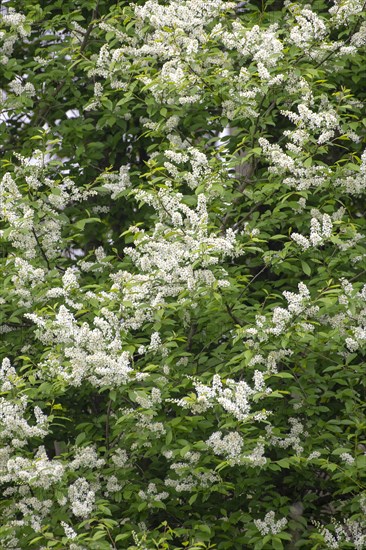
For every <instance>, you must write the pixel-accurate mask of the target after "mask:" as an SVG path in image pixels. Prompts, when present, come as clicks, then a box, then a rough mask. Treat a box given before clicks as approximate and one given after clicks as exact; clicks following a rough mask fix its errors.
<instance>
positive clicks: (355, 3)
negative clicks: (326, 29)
mask: <svg viewBox="0 0 366 550" xmlns="http://www.w3.org/2000/svg"><path fill="white" fill-rule="evenodd" d="M364 9H365V5H364V2H363V1H362V0H335V2H334V6H332V7H331V8H330V9H329V13H330V14H331V16H332V19H331V21H332V23H333V24H335V25H336V26H341V25H346V24H347V23H348V21H349V18H350V17H352V16H354V15H357V14H359V13H360V12H362V10H364Z"/></svg>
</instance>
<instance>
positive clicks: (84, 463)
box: [68, 446, 105, 470]
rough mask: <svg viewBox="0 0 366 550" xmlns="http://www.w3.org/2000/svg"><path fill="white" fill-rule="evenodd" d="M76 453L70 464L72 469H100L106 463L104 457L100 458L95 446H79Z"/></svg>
mask: <svg viewBox="0 0 366 550" xmlns="http://www.w3.org/2000/svg"><path fill="white" fill-rule="evenodd" d="M74 454H75V458H74V459H73V460H71V462H70V463H69V464H68V467H69V468H70V469H71V470H78V469H79V468H87V469H88V470H89V469H94V468H95V469H99V468H101V467H102V466H103V465H104V464H105V460H104V459H103V458H98V453H97V451H96V449H95V447H91V446H89V447H79V448H76V449H75V452H74Z"/></svg>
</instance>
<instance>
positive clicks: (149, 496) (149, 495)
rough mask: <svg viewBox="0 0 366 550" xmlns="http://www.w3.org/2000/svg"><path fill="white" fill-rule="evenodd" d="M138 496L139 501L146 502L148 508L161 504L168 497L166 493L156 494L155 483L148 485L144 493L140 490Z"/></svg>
mask: <svg viewBox="0 0 366 550" xmlns="http://www.w3.org/2000/svg"><path fill="white" fill-rule="evenodd" d="M138 496H139V498H140V499H141V500H144V501H147V503H148V508H152V507H153V506H154V504H155V503H156V502H162V501H163V500H166V499H167V498H168V497H169V493H167V491H162V492H161V493H158V490H157V488H156V484H155V483H149V485H148V487H147V489H146V491H143V490H142V489H141V490H140V491H139V492H138Z"/></svg>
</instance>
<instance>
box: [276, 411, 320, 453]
mask: <svg viewBox="0 0 366 550" xmlns="http://www.w3.org/2000/svg"><path fill="white" fill-rule="evenodd" d="M288 421H289V423H290V425H291V428H290V433H289V434H288V435H287V436H285V437H279V436H275V435H273V433H272V432H273V427H272V426H270V425H268V426H266V432H267V435H268V442H269V443H270V444H271V445H274V446H275V447H280V448H282V449H288V448H289V447H291V448H292V449H293V450H294V451H295V453H296V454H297V455H301V454H302V452H303V450H304V448H303V447H302V445H301V444H300V443H301V438H300V436H302V437H304V438H305V437H307V436H308V435H309V434H308V433H307V432H306V431H304V426H303V424H302V423H301V422H300V421H299V420H298V419H297V418H289V419H288Z"/></svg>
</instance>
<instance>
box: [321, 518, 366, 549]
mask: <svg viewBox="0 0 366 550" xmlns="http://www.w3.org/2000/svg"><path fill="white" fill-rule="evenodd" d="M314 523H315V525H316V526H317V527H318V531H319V533H320V534H321V535H322V537H323V539H324V542H325V543H326V544H327V548H342V547H343V544H344V543H346V544H347V543H348V544H352V548H355V550H364V549H365V548H366V534H365V522H364V521H361V522H359V521H353V520H346V521H344V522H343V523H338V522H336V521H333V522H332V523H333V531H330V530H329V529H327V528H326V527H323V526H321V525H320V524H319V523H317V522H314Z"/></svg>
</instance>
